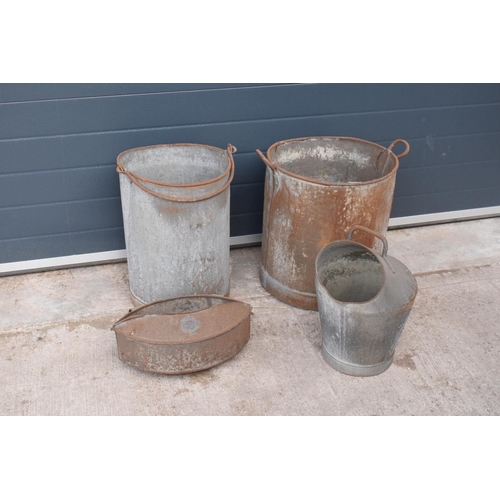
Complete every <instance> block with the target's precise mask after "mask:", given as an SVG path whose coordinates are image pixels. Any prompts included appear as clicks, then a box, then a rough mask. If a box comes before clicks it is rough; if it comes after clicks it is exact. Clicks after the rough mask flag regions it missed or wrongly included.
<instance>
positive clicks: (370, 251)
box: [315, 240, 387, 305]
mask: <svg viewBox="0 0 500 500" xmlns="http://www.w3.org/2000/svg"><path fill="white" fill-rule="evenodd" d="M345 243H349V244H350V245H355V246H358V247H361V248H363V249H365V250H367V251H368V252H369V253H371V254H372V255H373V256H374V257H375V258H376V259H377V260H378V262H379V264H380V267H381V268H382V272H383V273H384V278H383V279H382V285H381V286H380V290H379V291H378V292H377V294H376V295H374V296H373V297H372V298H371V299H370V300H365V301H363V302H343V301H342V300H338V299H336V298H335V297H333V296H332V294H331V293H330V292H329V291H328V289H327V288H326V287H325V285H323V283H322V282H321V280H320V279H319V273H318V260H319V258H320V256H321V254H322V253H323V252H326V251H327V250H329V249H330V248H333V247H335V246H340V245H342V244H345ZM382 259H383V257H382V256H379V255H378V253H377V252H374V251H373V249H371V248H368V247H367V246H365V245H363V244H362V243H358V242H357V241H352V240H341V241H334V242H332V243H328V245H326V246H324V247H323V248H322V249H321V250H320V251H319V252H318V255H317V256H316V263H315V268H316V281H317V283H318V285H319V286H320V287H321V288H322V290H324V291H325V292H326V293H327V294H328V296H329V297H330V298H331V299H332V300H334V301H335V302H337V303H338V304H344V305H347V304H369V303H370V302H373V301H374V300H375V299H376V298H377V297H378V296H379V295H380V294H381V293H382V290H383V288H384V286H385V282H386V280H387V274H386V271H385V267H384V262H383V260H382ZM386 262H387V261H386Z"/></svg>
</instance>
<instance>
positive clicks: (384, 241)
mask: <svg viewBox="0 0 500 500" xmlns="http://www.w3.org/2000/svg"><path fill="white" fill-rule="evenodd" d="M354 231H365V232H366V233H370V234H371V235H372V236H375V237H376V238H378V239H379V240H382V244H383V245H384V246H383V249H382V257H383V258H384V259H385V258H386V257H387V250H388V248H389V244H388V243H387V240H386V239H385V238H384V237H383V236H382V235H381V234H380V233H377V231H373V230H372V229H368V228H367V227H365V226H352V227H351V229H349V233H348V234H347V239H348V240H352V233H354Z"/></svg>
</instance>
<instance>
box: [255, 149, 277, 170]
mask: <svg viewBox="0 0 500 500" xmlns="http://www.w3.org/2000/svg"><path fill="white" fill-rule="evenodd" d="M255 151H256V153H257V154H258V155H259V156H260V159H261V160H262V161H263V162H264V163H265V164H266V165H267V166H268V167H269V168H270V169H271V170H272V171H273V172H274V171H275V170H276V167H275V166H274V165H273V164H272V163H271V162H270V161H269V160H268V159H267V157H266V155H265V154H264V153H263V152H262V151H261V150H260V149H256V150H255Z"/></svg>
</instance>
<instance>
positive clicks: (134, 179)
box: [116, 144, 237, 203]
mask: <svg viewBox="0 0 500 500" xmlns="http://www.w3.org/2000/svg"><path fill="white" fill-rule="evenodd" d="M236 151H237V149H236V148H235V147H234V146H233V145H232V144H228V145H227V156H228V158H229V170H230V174H229V178H228V180H227V182H226V183H225V184H224V186H222V187H221V188H220V189H218V190H217V191H215V192H214V193H208V194H206V195H203V196H198V198H176V197H175V196H166V195H163V194H160V193H156V192H154V191H151V189H148V188H147V187H146V186H144V185H143V184H141V183H140V182H139V180H141V181H143V182H144V181H145V182H148V181H147V180H146V179H143V178H142V177H139V176H136V175H134V174H132V173H131V172H129V171H128V170H127V169H126V168H125V167H124V166H123V165H120V164H119V165H118V166H117V167H116V171H117V172H118V173H120V174H125V175H126V176H127V177H128V178H129V179H130V180H131V181H132V183H134V184H135V185H136V186H137V187H138V188H139V189H142V190H143V191H145V192H146V193H148V194H150V195H151V196H154V197H156V198H160V200H165V201H177V202H179V203H194V202H197V201H204V200H208V199H209V198H213V197H214V196H217V195H218V194H220V193H222V192H223V191H225V190H226V188H227V187H228V186H229V184H231V181H232V180H233V177H234V158H233V153H235V152H236ZM226 172H227V170H226ZM209 182H211V181H208V182H202V183H198V184H194V185H202V184H208V183H209ZM151 184H157V185H161V186H168V187H178V188H182V187H188V186H189V185H184V186H183V185H182V184H180V185H179V184H166V183H163V184H162V183H158V182H151ZM194 185H193V184H191V186H194Z"/></svg>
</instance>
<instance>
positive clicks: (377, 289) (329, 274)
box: [316, 226, 417, 376]
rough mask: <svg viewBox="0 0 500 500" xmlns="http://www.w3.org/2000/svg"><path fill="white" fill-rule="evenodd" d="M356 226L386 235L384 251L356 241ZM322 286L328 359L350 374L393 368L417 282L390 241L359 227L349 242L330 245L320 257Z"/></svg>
mask: <svg viewBox="0 0 500 500" xmlns="http://www.w3.org/2000/svg"><path fill="white" fill-rule="evenodd" d="M355 230H357V231H360V230H361V231H364V232H365V233H366V232H369V233H370V234H371V235H372V236H375V237H378V238H380V239H381V240H382V242H383V250H382V254H381V255H379V254H378V253H377V252H375V251H373V250H372V249H370V248H368V247H366V246H365V245H361V244H360V243H356V242H354V241H351V238H352V234H353V232H354V231H355ZM359 234H360V233H358V235H359ZM316 290H317V293H318V304H319V313H320V320H321V330H322V333H323V343H322V345H323V347H322V354H323V358H324V359H325V361H326V362H327V363H328V364H329V365H330V366H332V367H333V368H335V369H336V370H338V371H340V372H342V373H346V374H348V375H355V376H370V375H378V374H379V373H382V372H383V371H384V370H387V368H389V366H390V365H391V363H392V359H393V357H394V350H395V348H396V344H397V342H398V339H399V337H400V335H401V332H402V330H403V327H404V325H405V323H406V320H407V319H408V316H409V314H410V311H411V308H412V306H413V302H414V300H415V297H416V295H417V282H416V280H415V278H414V277H413V275H412V274H411V272H410V270H409V269H408V268H407V267H406V266H405V265H404V264H402V263H401V262H400V261H399V260H397V259H395V258H394V257H390V256H388V255H387V241H386V239H385V238H384V237H383V236H382V235H381V234H377V233H375V232H373V231H370V230H368V229H366V228H363V227H360V226H355V227H353V228H351V230H350V231H349V233H348V239H347V240H345V241H336V242H334V243H330V244H329V245H327V246H326V247H325V248H323V250H321V252H320V253H319V254H318V257H317V260H316Z"/></svg>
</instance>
